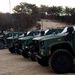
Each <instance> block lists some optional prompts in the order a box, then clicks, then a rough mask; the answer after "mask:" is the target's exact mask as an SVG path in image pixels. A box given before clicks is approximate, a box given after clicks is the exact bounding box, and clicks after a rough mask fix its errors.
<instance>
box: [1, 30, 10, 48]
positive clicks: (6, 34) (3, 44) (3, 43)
mask: <svg viewBox="0 0 75 75" xmlns="http://www.w3.org/2000/svg"><path fill="white" fill-rule="evenodd" d="M9 35H10V32H4V31H0V49H4V48H5V47H6V46H7V37H9Z"/></svg>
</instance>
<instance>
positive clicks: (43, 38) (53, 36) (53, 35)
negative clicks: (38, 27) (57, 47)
mask: <svg viewBox="0 0 75 75" xmlns="http://www.w3.org/2000/svg"><path fill="white" fill-rule="evenodd" d="M65 35H67V33H64V34H63V33H58V34H50V35H46V36H42V37H37V38H34V39H33V40H47V39H53V38H58V37H61V36H65Z"/></svg>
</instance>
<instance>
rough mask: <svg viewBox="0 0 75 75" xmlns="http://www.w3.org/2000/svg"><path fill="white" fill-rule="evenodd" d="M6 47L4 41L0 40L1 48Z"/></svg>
mask: <svg viewBox="0 0 75 75" xmlns="http://www.w3.org/2000/svg"><path fill="white" fill-rule="evenodd" d="M4 48H5V44H4V43H3V42H2V41H0V49H4Z"/></svg>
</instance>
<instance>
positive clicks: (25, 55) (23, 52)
mask: <svg viewBox="0 0 75 75" xmlns="http://www.w3.org/2000/svg"><path fill="white" fill-rule="evenodd" d="M22 56H23V57H24V58H28V51H27V50H26V51H25V50H23V51H22Z"/></svg>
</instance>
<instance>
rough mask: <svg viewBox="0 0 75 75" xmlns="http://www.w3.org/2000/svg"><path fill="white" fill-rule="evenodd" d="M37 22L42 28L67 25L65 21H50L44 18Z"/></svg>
mask: <svg viewBox="0 0 75 75" xmlns="http://www.w3.org/2000/svg"><path fill="white" fill-rule="evenodd" d="M37 23H40V25H41V29H42V30H46V29H50V28H57V27H64V26H66V25H67V24H66V23H61V22H57V21H52V20H45V19H43V20H41V21H38V22H37Z"/></svg>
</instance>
